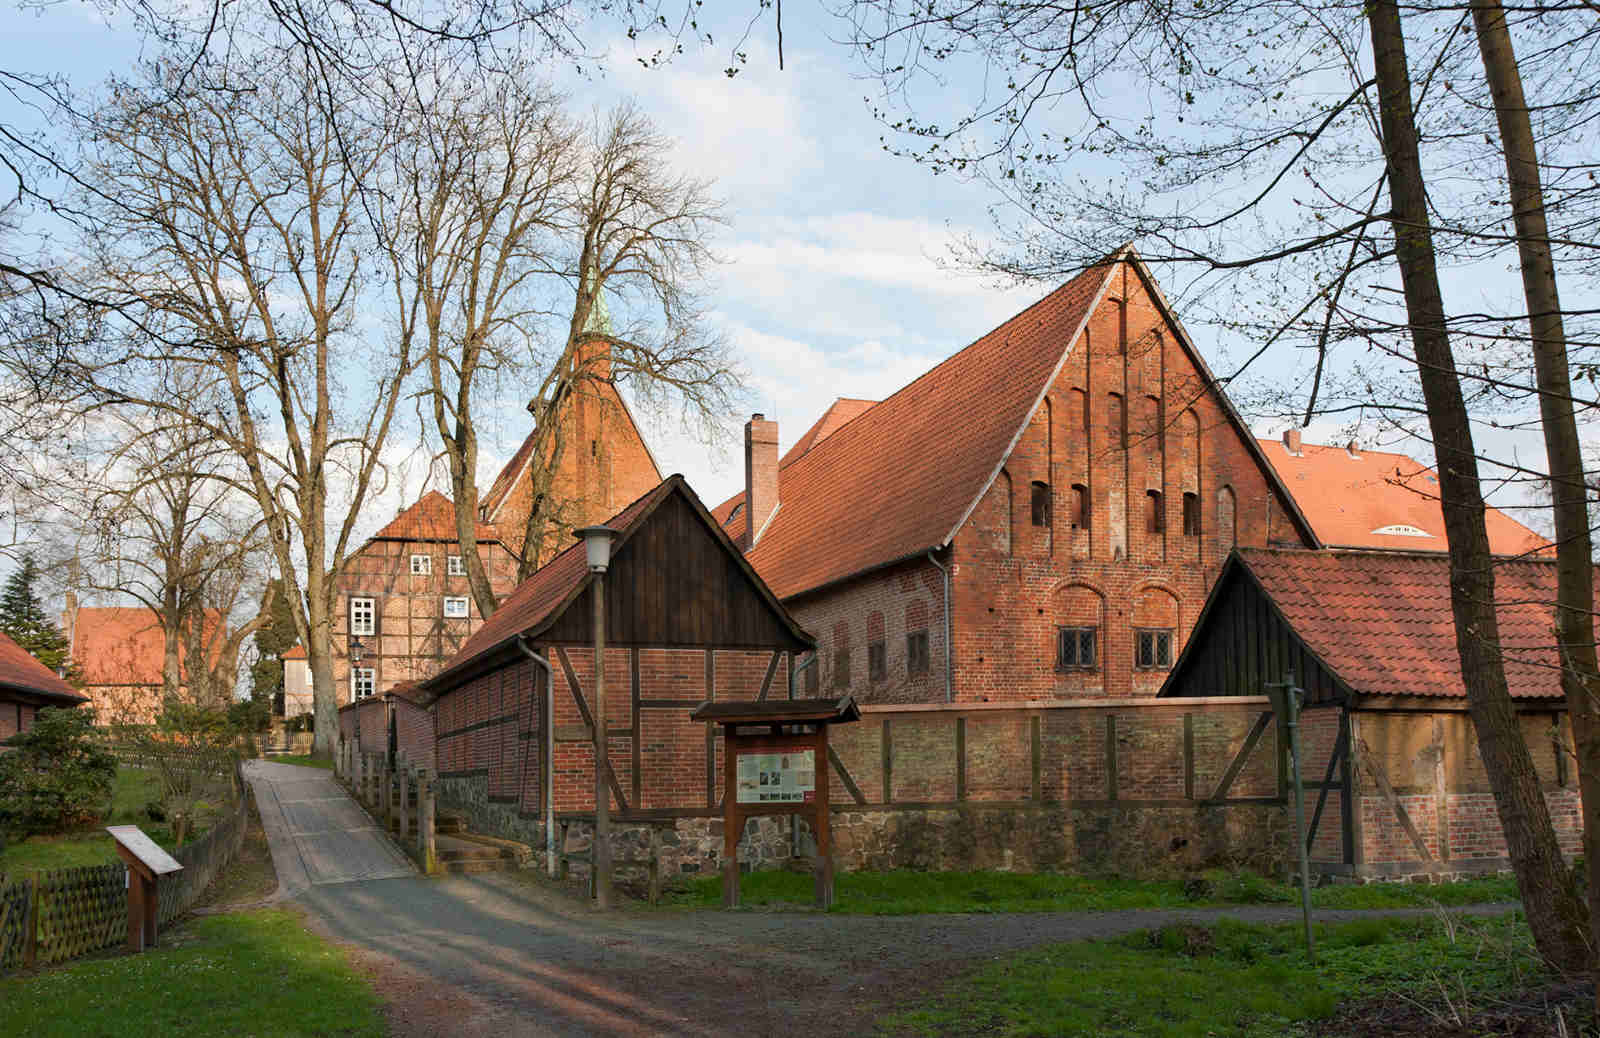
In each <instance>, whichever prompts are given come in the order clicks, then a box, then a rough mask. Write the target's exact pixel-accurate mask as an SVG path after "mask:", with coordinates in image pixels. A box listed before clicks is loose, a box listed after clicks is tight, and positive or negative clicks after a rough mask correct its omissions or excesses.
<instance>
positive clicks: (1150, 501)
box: [1145, 490, 1167, 533]
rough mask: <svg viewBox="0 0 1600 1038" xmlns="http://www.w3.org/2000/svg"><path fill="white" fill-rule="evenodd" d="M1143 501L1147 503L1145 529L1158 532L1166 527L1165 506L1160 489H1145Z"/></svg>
mask: <svg viewBox="0 0 1600 1038" xmlns="http://www.w3.org/2000/svg"><path fill="white" fill-rule="evenodd" d="M1145 501H1146V502H1147V505H1148V507H1147V509H1146V515H1145V530H1146V531H1147V532H1149V533H1160V532H1161V531H1163V530H1165V529H1166V528H1167V508H1166V502H1165V500H1163V498H1162V494H1161V491H1159V490H1146V491H1145Z"/></svg>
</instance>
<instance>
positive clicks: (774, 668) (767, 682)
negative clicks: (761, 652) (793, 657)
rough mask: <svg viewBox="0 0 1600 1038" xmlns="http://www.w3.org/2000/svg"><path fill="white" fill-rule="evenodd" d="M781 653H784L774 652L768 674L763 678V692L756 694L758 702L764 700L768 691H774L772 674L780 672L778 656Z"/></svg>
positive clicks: (768, 666)
mask: <svg viewBox="0 0 1600 1038" xmlns="http://www.w3.org/2000/svg"><path fill="white" fill-rule="evenodd" d="M781 655H783V654H782V653H781V652H774V653H773V654H772V659H771V660H769V661H768V663H767V676H766V677H764V678H762V679H761V692H760V694H759V695H757V696H756V701H757V702H762V701H764V700H765V699H766V698H767V693H768V692H770V691H772V676H773V675H774V674H776V673H777V672H778V657H779V656H781Z"/></svg>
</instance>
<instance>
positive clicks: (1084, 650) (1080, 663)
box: [1056, 627, 1099, 670]
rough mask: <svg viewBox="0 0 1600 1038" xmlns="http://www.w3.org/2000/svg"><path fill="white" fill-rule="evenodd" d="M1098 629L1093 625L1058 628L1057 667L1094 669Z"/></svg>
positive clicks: (1058, 668) (1060, 668) (1064, 668)
mask: <svg viewBox="0 0 1600 1038" xmlns="http://www.w3.org/2000/svg"><path fill="white" fill-rule="evenodd" d="M1098 633H1099V632H1098V630H1097V629H1096V628H1093V627H1060V628H1057V629H1056V669H1057V670H1093V669H1094V668H1095V662H1096V656H1095V642H1096V641H1098V640H1099V639H1098V638H1097V637H1096V635H1097V634H1098Z"/></svg>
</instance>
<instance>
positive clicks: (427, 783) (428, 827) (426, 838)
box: [417, 769, 439, 875]
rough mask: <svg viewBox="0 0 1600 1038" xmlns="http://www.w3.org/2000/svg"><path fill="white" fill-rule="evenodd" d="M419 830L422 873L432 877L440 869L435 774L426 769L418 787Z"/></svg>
mask: <svg viewBox="0 0 1600 1038" xmlns="http://www.w3.org/2000/svg"><path fill="white" fill-rule="evenodd" d="M417 801H418V803H417V829H418V835H419V836H420V837H421V840H422V871H423V872H424V873H426V874H428V875H432V874H433V873H434V872H437V871H438V869H439V857H438V846H437V842H436V841H435V839H434V832H435V828H434V827H435V813H434V810H435V809H434V788H433V772H432V771H431V770H429V769H424V770H423V772H422V778H421V781H420V783H419V784H418V787H417Z"/></svg>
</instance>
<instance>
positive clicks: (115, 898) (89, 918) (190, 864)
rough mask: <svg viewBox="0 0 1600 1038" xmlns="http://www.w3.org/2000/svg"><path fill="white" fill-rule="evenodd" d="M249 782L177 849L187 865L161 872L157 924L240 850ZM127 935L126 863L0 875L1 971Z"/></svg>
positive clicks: (60, 958) (183, 907)
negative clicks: (223, 812) (232, 803)
mask: <svg viewBox="0 0 1600 1038" xmlns="http://www.w3.org/2000/svg"><path fill="white" fill-rule="evenodd" d="M245 788H246V792H245V793H244V795H242V796H240V797H239V799H238V802H237V805H236V806H235V808H234V810H233V811H231V812H229V813H228V814H226V815H224V816H223V817H222V818H221V819H220V820H219V821H218V822H217V824H216V825H214V826H213V827H212V828H211V829H210V830H209V831H207V832H206V834H205V835H204V836H202V837H200V838H199V839H198V840H196V841H194V842H193V843H191V844H188V845H186V846H184V847H180V848H178V849H177V850H176V851H174V852H172V856H173V857H174V858H177V859H178V861H179V862H180V863H181V864H182V865H183V871H181V872H177V873H174V874H172V875H169V876H165V877H163V878H162V880H161V886H160V899H161V905H160V915H159V919H160V925H162V926H165V925H166V924H167V923H168V922H170V921H172V920H173V919H175V918H177V917H178V916H180V915H182V914H183V913H184V912H187V911H188V910H189V908H190V907H191V906H193V905H194V903H195V902H196V901H197V900H199V898H200V895H201V894H202V893H204V892H205V889H206V888H207V887H208V886H210V885H211V880H212V879H213V878H215V877H216V874H217V872H218V871H219V870H221V869H222V867H223V866H224V865H226V864H227V863H228V862H229V861H231V860H232V859H233V856H234V854H236V853H237V852H238V850H239V845H240V844H241V843H242V842H243V841H244V833H245V827H246V824H247V822H248V819H249V817H250V810H249V804H248V803H247V801H246V797H248V796H249V793H248V786H246V787H245ZM127 939H128V890H127V876H126V868H125V866H123V865H122V864H121V863H117V864H115V865H91V866H87V867H84V868H76V869H56V870H54V871H51V872H34V873H28V874H25V875H15V876H0V973H3V972H5V971H7V970H13V969H17V968H19V967H24V968H32V967H34V966H47V965H50V964H53V963H58V962H65V961H67V960H68V959H74V958H77V957H78V956H80V955H87V954H89V953H91V952H96V951H100V950H101V949H103V948H110V947H113V946H115V945H119V944H122V943H123V942H124V941H126V940H127Z"/></svg>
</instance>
